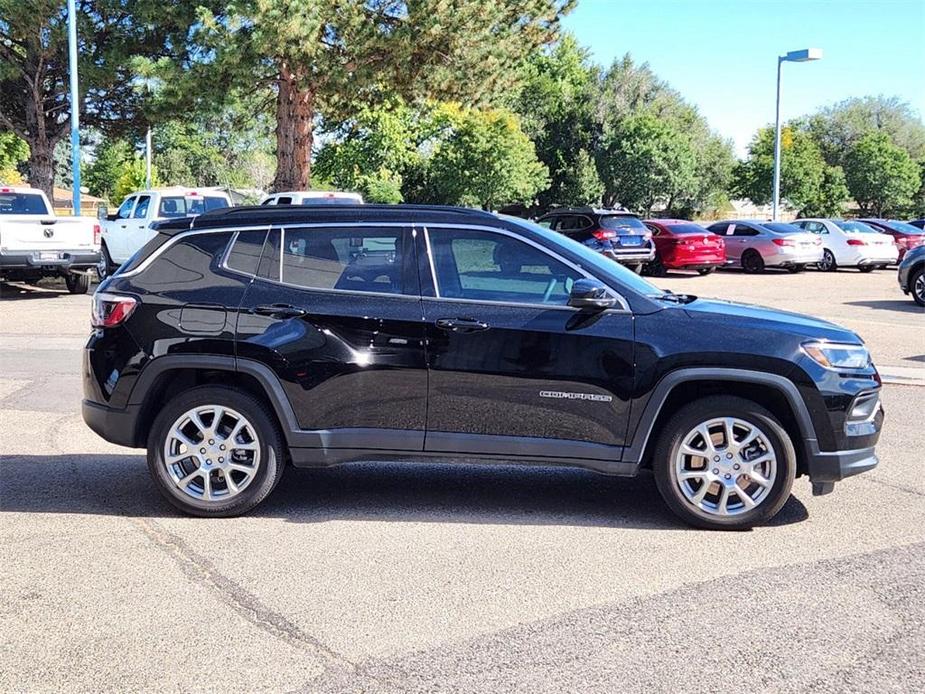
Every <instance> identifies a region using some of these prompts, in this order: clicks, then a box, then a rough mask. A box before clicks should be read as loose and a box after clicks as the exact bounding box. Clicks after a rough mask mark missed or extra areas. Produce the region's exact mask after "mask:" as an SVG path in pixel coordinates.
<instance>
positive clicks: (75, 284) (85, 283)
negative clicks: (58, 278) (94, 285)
mask: <svg viewBox="0 0 925 694" xmlns="http://www.w3.org/2000/svg"><path fill="white" fill-rule="evenodd" d="M64 285H65V286H66V287H67V290H68V291H69V292H70V293H71V294H86V293H87V292H88V291H90V276H89V275H86V274H80V275H75V274H69V275H66V276H65V278H64Z"/></svg>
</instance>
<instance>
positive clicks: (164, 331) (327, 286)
mask: <svg viewBox="0 0 925 694" xmlns="http://www.w3.org/2000/svg"><path fill="white" fill-rule="evenodd" d="M158 232H159V233H158V234H157V235H156V236H155V237H154V238H153V239H152V240H151V241H150V242H149V243H148V244H147V245H146V246H145V247H144V248H142V249H141V250H140V251H139V252H138V253H137V254H136V255H135V256H134V257H133V258H131V259H130V260H129V261H128V262H127V263H126V264H125V265H123V266H122V267H121V268H120V269H119V271H118V272H116V273H115V274H114V275H113V276H111V277H109V278H108V279H106V280H105V281H104V282H103V283H102V284H101V285H100V287H99V289H98V291H97V292H96V295H95V297H94V307H93V327H94V331H93V334H92V335H91V337H90V339H89V342H88V343H87V347H86V350H85V353H84V367H83V378H84V391H85V395H86V399H85V400H84V402H83V416H84V419H85V421H86V422H87V424H89V425H90V427H91V428H92V429H93V430H94V431H96V432H97V433H99V434H100V435H101V436H102V437H103V438H105V439H107V440H109V441H112V442H114V443H117V444H121V445H125V446H131V447H136V448H144V447H146V448H147V450H148V465H149V467H150V471H151V474H152V475H153V477H154V481H155V483H156V485H157V487H158V488H159V489H160V491H161V492H162V493H163V494H164V495H165V496H166V498H167V499H168V500H169V501H170V502H171V503H172V504H173V505H174V506H176V507H178V508H179V509H181V510H183V511H186V512H188V513H191V514H194V515H199V516H229V515H233V514H239V513H243V512H245V511H247V510H249V509H251V508H253V507H254V506H256V505H257V504H258V503H260V502H261V501H262V500H263V499H265V498H266V497H267V495H268V494H270V492H271V491H272V490H273V488H274V487H275V486H276V484H277V483H278V482H279V480H280V477H281V476H282V474H283V470H284V468H285V467H286V465H288V464H292V465H295V466H296V467H316V466H327V465H336V464H338V463H344V462H349V461H357V460H367V461H383V460H390V459H392V460H394V459H400V460H422V459H443V460H454V459H455V460H489V461H496V462H501V463H507V464H525V465H536V464H541V465H542V464H550V465H571V466H578V467H582V468H587V469H590V470H594V471H597V472H600V473H603V474H610V475H635V474H637V473H638V472H639V471H640V470H642V469H651V471H652V472H653V474H654V477H655V481H656V484H657V485H658V488H659V490H660V492H661V494H662V496H663V497H664V499H665V501H666V503H667V504H668V506H669V507H670V508H671V509H672V510H673V511H674V512H675V513H677V514H678V515H679V516H681V517H682V518H683V519H684V520H686V521H688V522H689V523H692V524H695V525H699V526H703V527H708V528H743V527H749V526H752V525H754V524H756V523H761V522H763V521H766V520H768V519H769V518H771V517H772V516H773V515H774V514H775V513H777V511H778V510H779V509H780V508H781V506H782V505H783V504H784V502H785V501H786V499H787V498H788V495H789V493H790V487H791V485H792V483H793V480H794V478H795V477H798V476H804V475H805V476H808V477H809V479H810V480H811V481H812V487H813V492H814V493H815V494H824V493H827V492H829V491H831V490H832V488H833V486H834V483H835V482H837V481H838V480H841V479H842V478H844V477H847V476H848V475H854V474H857V473H859V472H863V471H865V470H869V469H871V468H872V467H874V466H875V465H876V464H877V458H876V457H875V455H874V444H875V443H876V441H877V438H878V437H879V432H880V427H881V423H882V420H883V413H882V409H881V407H880V397H879V392H880V378H879V376H878V374H877V370H876V369H875V368H874V366H873V364H872V363H871V360H870V357H869V355H868V353H867V350H866V349H865V348H864V346H863V344H862V342H861V340H860V339H859V338H858V336H857V335H855V334H854V333H852V332H850V331H848V330H845V329H843V328H840V327H837V326H835V325H832V324H830V323H826V322H823V321H819V320H815V319H813V318H808V317H805V316H800V315H797V314H791V313H783V312H779V311H771V310H766V309H761V308H756V307H752V306H745V305H741V304H734V303H726V302H721V301H708V300H704V299H698V298H696V297H693V296H685V295H676V294H672V293H670V292H664V291H661V290H659V289H657V288H655V287H654V286H652V285H651V284H649V283H648V282H647V281H646V280H644V279H642V278H641V277H638V276H636V275H635V274H633V273H632V272H631V271H629V270H627V269H626V268H624V267H622V266H620V265H619V264H617V263H615V262H613V261H612V260H609V259H607V258H605V257H603V256H601V255H600V254H598V253H595V252H594V251H592V250H591V249H589V248H587V247H585V246H583V245H582V244H580V243H577V242H575V241H572V240H570V239H568V238H566V237H564V236H562V235H561V234H557V233H555V232H553V231H550V230H548V229H543V228H541V227H539V226H537V225H535V224H532V223H530V222H525V221H523V220H520V219H514V218H505V217H500V216H496V215H493V214H489V213H486V212H479V211H475V210H465V209H457V208H445V207H414V206H401V205H399V206H373V205H366V206H355V207H354V206H349V207H348V206H344V207H330V208H304V207H273V208H267V207H262V208H231V209H226V210H219V211H215V212H210V213H207V214H204V215H202V216H200V217H196V218H194V219H182V220H171V221H168V222H164V223H162V224H161V225H160V227H159V229H158Z"/></svg>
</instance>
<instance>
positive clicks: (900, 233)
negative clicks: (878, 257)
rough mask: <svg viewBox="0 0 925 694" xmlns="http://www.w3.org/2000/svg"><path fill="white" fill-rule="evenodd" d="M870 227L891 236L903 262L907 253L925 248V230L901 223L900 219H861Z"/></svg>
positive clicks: (860, 220)
mask: <svg viewBox="0 0 925 694" xmlns="http://www.w3.org/2000/svg"><path fill="white" fill-rule="evenodd" d="M858 221H859V222H864V224H866V225H867V226H869V227H873V228H874V230H875V231H879V232H880V233H881V234H889V235H890V236H892V237H893V240H894V241H895V242H896V247H897V248H898V249H899V258H897V260H902V259H903V256H904V255H906V251H911V250H912V249H913V248H917V247H918V246H925V230H922V229H919V228H918V227H916V226H913V225H912V224H907V223H906V222H900V221H899V220H898V219H859V220H858Z"/></svg>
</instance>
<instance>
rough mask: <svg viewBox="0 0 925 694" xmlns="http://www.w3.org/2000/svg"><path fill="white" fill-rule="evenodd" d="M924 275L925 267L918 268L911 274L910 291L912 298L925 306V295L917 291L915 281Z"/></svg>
mask: <svg viewBox="0 0 925 694" xmlns="http://www.w3.org/2000/svg"><path fill="white" fill-rule="evenodd" d="M923 275H925V268H921V269H919V270H916V271H915V272H913V273H912V274H911V275H909V292H910V293H911V294H912V300H913V301H915V303H917V304H918V305H919V306H925V296H921V297H920V296H919V295H918V294H916V293H915V283H916V282H917V281H918V280H919V278H920V277H922V276H923Z"/></svg>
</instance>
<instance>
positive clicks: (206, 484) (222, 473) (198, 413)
mask: <svg viewBox="0 0 925 694" xmlns="http://www.w3.org/2000/svg"><path fill="white" fill-rule="evenodd" d="M285 452H286V450H285V447H284V444H283V437H282V434H281V433H280V431H279V427H278V426H277V425H276V421H275V420H274V419H273V416H272V415H271V414H270V412H269V410H267V408H266V406H265V405H263V404H262V403H261V402H260V401H258V400H257V399H255V398H254V397H252V396H251V395H248V394H246V393H242V392H241V391H238V390H234V389H231V388H225V387H222V386H202V387H199V388H193V389H192V390H189V391H187V392H185V393H182V394H181V395H179V396H177V397H176V398H174V399H173V400H171V401H170V402H169V403H167V405H166V406H165V407H164V408H163V409H162V410H161V412H160V414H159V415H158V416H157V418H156V419H155V420H154V424H153V426H152V427H151V432H150V434H149V436H148V469H149V471H150V472H151V476H152V477H153V478H154V481H155V483H156V484H157V487H158V489H159V490H160V492H161V493H162V494H163V495H164V497H165V498H166V499H167V501H169V502H170V503H171V504H172V505H173V506H175V507H176V508H178V509H180V510H181V511H183V512H184V513H189V514H191V515H194V516H205V517H227V516H236V515H239V514H242V513H246V512H247V511H249V510H251V509H252V508H254V506H256V505H257V504H259V503H260V502H261V501H263V500H264V499H265V498H266V497H267V496H268V495H269V494H270V492H271V491H273V489H274V487H276V485H277V484H278V483H279V480H280V478H281V477H282V474H283V469H284V461H285Z"/></svg>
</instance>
